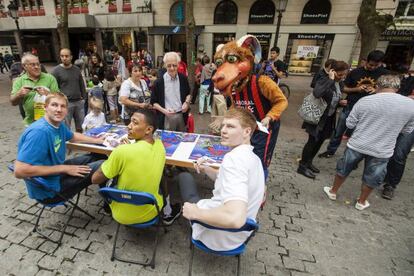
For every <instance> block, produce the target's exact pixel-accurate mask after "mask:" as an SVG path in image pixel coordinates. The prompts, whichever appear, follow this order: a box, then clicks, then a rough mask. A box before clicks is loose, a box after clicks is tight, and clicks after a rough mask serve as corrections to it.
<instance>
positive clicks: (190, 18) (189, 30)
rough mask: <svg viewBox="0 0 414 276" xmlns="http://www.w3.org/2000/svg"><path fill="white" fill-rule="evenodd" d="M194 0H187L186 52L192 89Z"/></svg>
mask: <svg viewBox="0 0 414 276" xmlns="http://www.w3.org/2000/svg"><path fill="white" fill-rule="evenodd" d="M193 7H194V2H193V0H186V1H185V40H186V44H187V47H186V54H187V70H188V82H189V83H190V88H191V91H193V88H194V71H195V67H194V58H195V43H194V27H195V21H194V12H193V11H194V8H193Z"/></svg>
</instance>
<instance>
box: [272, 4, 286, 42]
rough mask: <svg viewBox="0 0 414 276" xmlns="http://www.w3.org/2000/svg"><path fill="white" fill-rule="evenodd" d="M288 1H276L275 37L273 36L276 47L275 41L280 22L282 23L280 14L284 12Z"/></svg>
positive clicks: (277, 37)
mask: <svg viewBox="0 0 414 276" xmlns="http://www.w3.org/2000/svg"><path fill="white" fill-rule="evenodd" d="M287 3H288V0H278V1H276V11H277V12H278V16H277V25H276V36H275V44H274V46H275V47H276V46H277V41H278V40H279V30H280V22H281V21H282V13H283V12H285V11H286V6H287Z"/></svg>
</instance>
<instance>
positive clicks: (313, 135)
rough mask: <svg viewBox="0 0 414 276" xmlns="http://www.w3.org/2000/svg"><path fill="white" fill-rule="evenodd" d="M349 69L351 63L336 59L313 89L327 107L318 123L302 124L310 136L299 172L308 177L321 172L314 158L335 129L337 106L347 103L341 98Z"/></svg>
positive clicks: (315, 95) (303, 152) (304, 149)
mask: <svg viewBox="0 0 414 276" xmlns="http://www.w3.org/2000/svg"><path fill="white" fill-rule="evenodd" d="M348 69H349V65H348V64H347V63H346V62H344V61H335V62H334V63H332V65H331V69H330V71H329V74H328V75H326V76H323V77H321V78H320V79H318V80H317V82H316V84H315V88H314V89H313V92H312V95H313V96H314V97H315V98H316V99H319V100H321V102H325V103H326V104H325V105H323V106H326V108H325V110H323V111H321V115H320V117H319V118H317V120H316V121H317V123H316V121H315V120H314V121H313V122H310V121H304V122H303V125H302V128H304V129H305V130H306V132H307V133H308V134H309V138H308V141H307V143H306V144H305V146H304V147H303V151H302V159H301V161H300V162H299V167H298V170H297V172H298V173H300V174H302V175H304V176H306V177H308V178H315V173H319V169H318V168H316V167H315V166H314V165H313V164H312V161H313V158H314V157H315V156H316V154H317V153H318V151H319V149H320V148H321V146H322V144H323V142H324V141H325V139H328V138H329V137H330V136H331V135H332V133H333V131H334V130H335V122H336V109H337V107H338V106H339V105H341V106H344V105H346V100H341V91H342V90H343V87H344V84H343V80H344V79H345V77H346V75H347V73H348ZM322 100H323V101H322ZM313 115H314V114H313Z"/></svg>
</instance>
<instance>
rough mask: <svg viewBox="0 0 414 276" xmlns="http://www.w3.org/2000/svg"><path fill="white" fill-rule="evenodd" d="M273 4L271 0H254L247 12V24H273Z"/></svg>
mask: <svg viewBox="0 0 414 276" xmlns="http://www.w3.org/2000/svg"><path fill="white" fill-rule="evenodd" d="M274 18H275V4H274V3H273V1H271V0H261V1H256V2H254V4H253V5H252V7H251V9H250V13H249V24H273V21H274Z"/></svg>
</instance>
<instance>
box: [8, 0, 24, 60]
mask: <svg viewBox="0 0 414 276" xmlns="http://www.w3.org/2000/svg"><path fill="white" fill-rule="evenodd" d="M7 9H8V10H9V16H10V17H11V18H13V19H14V23H16V28H17V32H15V33H14V38H15V40H16V44H17V48H18V50H19V55H20V56H22V55H23V47H22V45H23V43H22V40H23V38H22V37H21V35H20V27H19V15H18V13H17V12H18V10H19V6H18V5H17V3H16V0H14V1H10V4H9V5H8V6H7Z"/></svg>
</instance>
